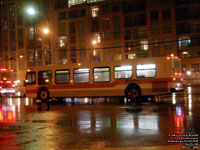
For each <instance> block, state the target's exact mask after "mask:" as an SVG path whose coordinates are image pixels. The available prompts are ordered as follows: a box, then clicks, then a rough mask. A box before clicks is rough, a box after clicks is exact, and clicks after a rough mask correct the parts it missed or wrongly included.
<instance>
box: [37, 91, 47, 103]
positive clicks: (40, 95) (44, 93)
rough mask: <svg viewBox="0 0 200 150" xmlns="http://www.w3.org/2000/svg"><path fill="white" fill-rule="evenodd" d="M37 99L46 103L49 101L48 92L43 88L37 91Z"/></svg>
mask: <svg viewBox="0 0 200 150" xmlns="http://www.w3.org/2000/svg"><path fill="white" fill-rule="evenodd" d="M38 99H40V100H42V101H48V100H49V91H48V90H47V89H45V88H42V89H40V90H39V93H38Z"/></svg>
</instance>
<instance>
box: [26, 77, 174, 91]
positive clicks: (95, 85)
mask: <svg viewBox="0 0 200 150" xmlns="http://www.w3.org/2000/svg"><path fill="white" fill-rule="evenodd" d="M153 82H157V83H158V82H173V79H172V78H152V79H126V80H115V81H114V82H112V83H110V82H108V83H92V84H90V83H79V84H78V83H77V84H57V85H38V87H37V89H31V90H28V89H26V93H27V94H30V93H37V91H38V89H39V88H40V87H41V86H45V87H47V88H48V89H78V88H109V87H110V88H111V87H114V86H116V85H118V84H126V85H128V84H129V83H136V84H145V83H153Z"/></svg>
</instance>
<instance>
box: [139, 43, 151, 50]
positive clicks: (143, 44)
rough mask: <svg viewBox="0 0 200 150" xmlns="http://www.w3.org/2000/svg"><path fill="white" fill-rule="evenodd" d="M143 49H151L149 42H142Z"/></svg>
mask: <svg viewBox="0 0 200 150" xmlns="http://www.w3.org/2000/svg"><path fill="white" fill-rule="evenodd" d="M140 45H141V49H142V50H145V51H147V50H148V49H149V46H148V41H146V40H145V41H140Z"/></svg>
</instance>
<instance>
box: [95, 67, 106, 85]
mask: <svg viewBox="0 0 200 150" xmlns="http://www.w3.org/2000/svg"><path fill="white" fill-rule="evenodd" d="M93 73H94V74H93V76H94V82H109V81H110V68H109V67H99V68H94V72H93Z"/></svg>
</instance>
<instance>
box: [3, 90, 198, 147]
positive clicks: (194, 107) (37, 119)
mask: <svg viewBox="0 0 200 150" xmlns="http://www.w3.org/2000/svg"><path fill="white" fill-rule="evenodd" d="M199 95H200V93H195V94H194V93H192V88H191V87H189V88H187V90H186V91H185V92H182V93H176V94H172V95H163V96H161V98H160V99H161V102H160V103H159V104H155V103H151V102H146V103H143V105H142V106H141V107H139V108H138V107H130V106H126V105H124V104H119V103H113V102H112V103H111V102H108V103H104V101H103V100H102V101H101V99H96V101H95V102H94V103H95V104H92V103H91V101H88V100H87V101H86V100H84V103H81V104H80V103H78V100H77V101H76V102H75V104H74V105H71V103H70V102H69V101H67V102H63V103H58V102H51V103H50V110H49V111H38V108H37V104H36V102H35V100H32V99H28V98H8V97H7V98H5V97H4V98H1V99H0V145H1V148H0V149H1V150H11V149H12V150H18V149H20V150H21V149H27V150H30V149H31V150H38V149H41V150H47V149H48V150H62V149H63V150H64V149H66V150H67V149H82V148H84V149H103V148H126V147H143V146H167V145H172V144H173V143H168V140H169V139H170V138H169V136H168V135H169V134H199V133H200V126H199V124H200V109H199V108H200V99H199V98H198V97H199ZM176 144H177V143H176ZM178 144H179V143H178Z"/></svg>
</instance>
